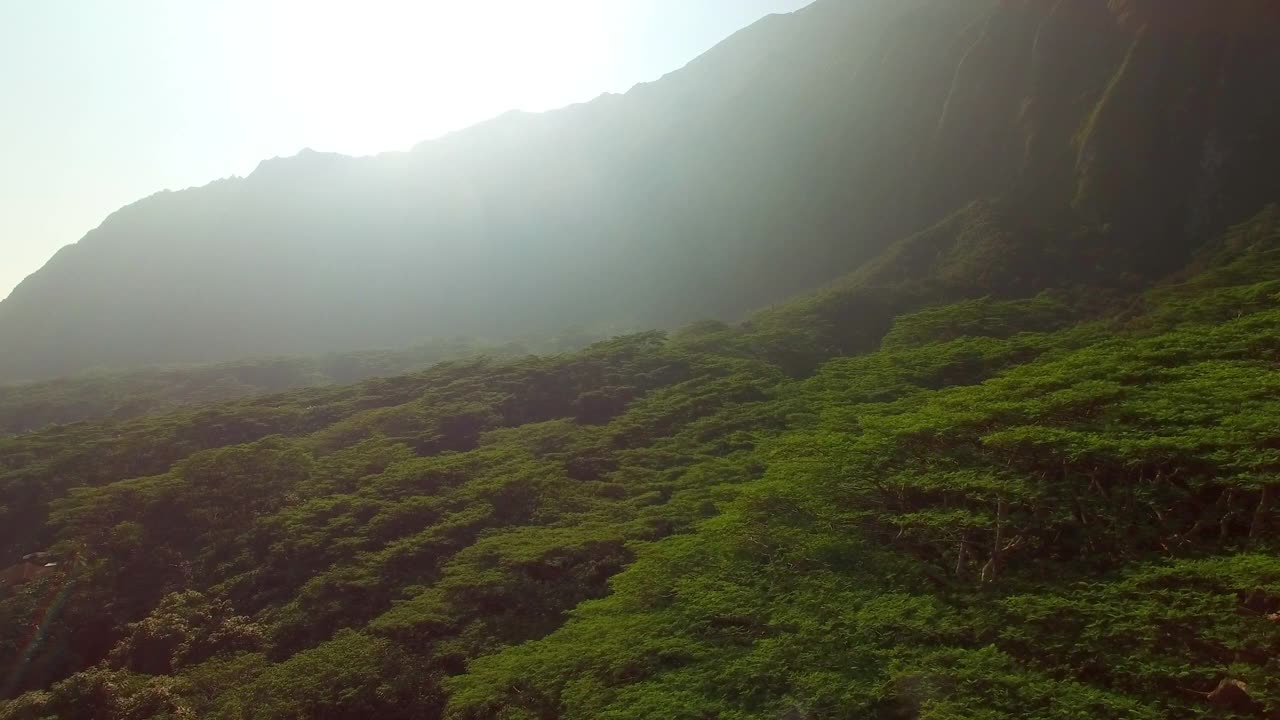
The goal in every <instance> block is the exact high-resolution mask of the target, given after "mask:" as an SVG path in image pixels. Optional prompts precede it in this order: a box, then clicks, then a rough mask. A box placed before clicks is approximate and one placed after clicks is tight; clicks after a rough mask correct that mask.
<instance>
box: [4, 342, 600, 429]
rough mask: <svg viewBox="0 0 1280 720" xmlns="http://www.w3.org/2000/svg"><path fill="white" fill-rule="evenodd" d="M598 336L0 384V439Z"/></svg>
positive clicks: (560, 346) (561, 346)
mask: <svg viewBox="0 0 1280 720" xmlns="http://www.w3.org/2000/svg"><path fill="white" fill-rule="evenodd" d="M597 339H599V337H593V336H592V335H589V334H587V333H586V332H585V331H583V330H580V329H573V330H568V331H565V332H563V333H561V334H560V335H558V336H556V337H554V338H551V339H547V338H528V339H523V340H520V341H512V342H506V343H484V342H477V341H474V340H462V339H455V340H441V341H436V342H432V343H427V344H423V345H419V346H416V347H412V348H406V349H400V350H370V351H364V352H347V353H330V354H328V355H320V356H299V357H279V358H261V359H251V360H241V361H238V362H232V363H219V364H211V365H197V366H174V367H155V368H146V369H141V370H131V371H117V372H107V371H100V372H97V373H89V374H85V375H79V376H73V377H67V378H62V379H59V380H49V381H45V382H39V383H26V384H17V385H0V436H4V435H17V434H21V433H25V432H30V431H32V430H38V429H40V428H43V427H47V426H50V425H65V424H68V423H75V422H81V421H85V420H132V419H135V418H139V417H144V416H147V415H155V414H158V413H161V412H165V411H170V410H174V409H176V408H180V407H185V406H194V405H208V404H212V403H218V402H226V401H228V400H238V399H242V398H247V397H252V396H255V395H265V394H269V393H278V392H283V391H285V390H293V389H300V388H308V387H323V386H332V385H348V384H351V383H355V382H360V381H362V380H368V379H370V378H375V377H392V376H396V375H404V374H406V373H411V372H416V371H421V370H425V369H427V368H429V367H431V366H432V365H435V364H437V363H440V362H443V361H446V360H452V359H458V358H463V357H469V356H474V355H481V354H483V355H488V356H490V357H519V356H521V355H527V354H529V353H530V352H555V351H566V350H576V349H578V348H581V347H583V346H585V345H587V344H588V343H589V342H591V341H593V340H597Z"/></svg>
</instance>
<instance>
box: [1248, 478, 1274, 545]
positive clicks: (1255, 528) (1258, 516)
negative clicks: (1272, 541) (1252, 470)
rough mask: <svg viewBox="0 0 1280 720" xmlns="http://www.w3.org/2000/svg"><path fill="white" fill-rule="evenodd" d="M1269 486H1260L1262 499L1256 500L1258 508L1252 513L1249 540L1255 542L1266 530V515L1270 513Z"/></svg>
mask: <svg viewBox="0 0 1280 720" xmlns="http://www.w3.org/2000/svg"><path fill="white" fill-rule="evenodd" d="M1270 491H1271V486H1270V485H1263V486H1262V497H1260V498H1258V507H1256V508H1254V511H1253V522H1252V523H1251V524H1250V525H1249V539H1250V540H1257V539H1259V538H1261V537H1262V534H1263V533H1264V532H1266V530H1267V515H1268V514H1269V513H1270V512H1271V493H1270Z"/></svg>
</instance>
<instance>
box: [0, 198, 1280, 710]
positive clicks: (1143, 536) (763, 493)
mask: <svg viewBox="0 0 1280 720" xmlns="http://www.w3.org/2000/svg"><path fill="white" fill-rule="evenodd" d="M815 307H821V303H820V302H819V303H817V304H815V303H814V302H812V301H808V302H804V303H800V304H798V305H796V306H795V307H789V308H786V311H787V312H789V313H790V317H793V318H803V317H805V316H806V315H807V314H808V313H810V312H811V311H812V310H813V308H815ZM802 327H820V325H819V324H812V323H811V324H809V325H805V326H802ZM752 332H753V330H752V328H750V327H747V328H738V329H736V330H732V331H726V330H724V329H720V330H716V329H715V328H713V327H708V326H699V327H695V328H690V329H689V331H688V332H686V333H683V334H681V335H680V336H676V337H672V338H664V337H663V335H662V334H661V333H647V334H642V335H636V336H631V337H626V338H619V339H615V340H613V341H610V342H606V343H601V344H598V345H595V346H593V347H591V348H588V349H586V350H584V351H581V352H578V353H572V354H566V355H561V356H554V357H545V358H525V359H521V360H515V361H499V362H493V361H477V362H468V363H451V364H445V365H441V366H438V367H436V368H433V369H432V370H430V371H428V372H425V373H421V374H418V375H413V376H406V377H403V378H397V379H391V380H379V381H373V382H369V383H365V384H362V385H358V386H352V387H349V388H326V389H315V390H308V391H303V392H298V393H294V394H289V395H282V396H277V397H273V398H266V399H259V400H254V401H242V402H239V403H235V404H228V405H224V406H220V407H218V408H213V409H206V410H201V411H197V412H186V413H178V414H173V415H169V416H164V417H159V418H153V419H148V420H143V421H136V422H132V423H126V424H120V425H103V426H92V425H87V424H85V425H78V426H74V427H71V428H61V429H51V430H47V431H43V432H37V433H32V434H30V435H27V436H24V437H20V438H10V439H5V440H0V469H2V474H0V503H3V504H4V505H5V506H7V507H8V511H9V515H8V516H7V517H6V520H9V519H14V520H17V522H6V523H4V524H3V525H0V533H3V534H0V548H3V553H4V555H3V557H4V559H5V560H7V561H11V562H16V561H17V560H18V558H20V557H21V556H23V555H24V554H27V553H30V552H34V551H40V550H43V549H49V550H51V552H52V554H51V555H50V556H48V557H47V558H46V559H51V560H52V561H54V562H56V563H57V566H56V568H55V569H54V570H52V571H50V572H48V573H47V574H45V575H44V576H42V577H39V578H37V579H36V580H34V581H32V582H31V583H29V584H26V585H21V586H12V585H0V619H3V620H4V621H5V622H3V623H0V631H2V632H3V634H0V668H4V669H5V670H6V673H5V676H6V678H7V679H8V684H7V685H6V686H5V687H4V688H3V692H4V694H6V695H10V696H16V697H14V698H13V699H12V700H11V701H10V702H7V703H0V718H3V719H4V720H31V719H35V718H45V717H59V718H68V719H72V718H95V719H96V720H141V719H142V718H165V717H169V718H172V717H209V718H227V719H232V718H235V719H240V718H250V717H252V718H268V719H279V720H283V719H285V718H306V717H326V718H335V719H340V718H362V717H386V718H438V717H447V718H454V719H455V720H470V719H471V718H476V719H479V718H494V717H510V718H530V717H536V718H547V719H557V718H565V719H571V718H572V719H576V718H583V719H584V720H585V719H586V718H593V719H594V718H613V719H622V718H635V719H640V718H670V717H680V718H683V717H688V718H698V717H738V718H752V719H755V718H760V719H761V720H763V719H764V718H777V717H788V716H790V717H811V718H844V717H867V718H876V719H877V720H899V719H902V718H933V719H937V718H969V717H984V718H993V719H999V718H1010V719H1012V718H1077V717H1125V718H1151V719H1152V720H1155V719H1156V718H1175V719H1177V718H1187V719H1190V718H1216V719H1219V720H1227V719H1228V718H1236V719H1238V718H1259V719H1262V718H1269V717H1274V715H1275V713H1276V712H1277V711H1280V686H1277V684H1276V675H1275V673H1274V658H1275V657H1276V652H1277V651H1278V650H1280V622H1277V620H1276V614H1277V613H1280V564H1278V563H1277V561H1276V557H1277V556H1276V554H1275V553H1276V551H1277V549H1280V548H1277V546H1276V534H1275V533H1274V530H1275V528H1276V523H1277V522H1278V521H1280V518H1277V515H1276V505H1275V503H1274V497H1275V493H1276V492H1277V488H1280V476H1277V462H1276V457H1275V451H1274V448H1275V447H1276V443H1277V441H1280V435H1278V434H1277V429H1276V427H1275V424H1274V422H1273V418H1274V417H1275V415H1276V414H1277V413H1278V412H1280V406H1278V403H1277V397H1280V395H1277V390H1280V375H1277V373H1276V370H1275V367H1276V362H1277V359H1278V356H1277V353H1278V352H1280V344H1277V340H1276V339H1277V338H1278V337H1280V210H1277V209H1276V208H1274V207H1273V208H1271V209H1269V210H1267V211H1265V212H1263V213H1262V214H1260V215H1259V216H1257V218H1256V219H1255V220H1254V221H1253V222H1251V223H1250V224H1248V225H1247V226H1242V227H1240V228H1238V229H1236V230H1234V231H1233V232H1232V233H1230V234H1228V235H1227V236H1226V237H1225V238H1223V239H1222V240H1221V241H1220V242H1217V243H1214V244H1211V245H1209V246H1207V247H1206V248H1204V252H1203V253H1201V254H1200V255H1199V256H1198V259H1197V261H1196V264H1195V266H1194V267H1193V268H1190V269H1188V271H1187V273H1186V276H1185V277H1182V278H1180V279H1179V280H1178V281H1176V282H1172V283H1167V284H1162V285H1161V286H1159V287H1158V288H1156V289H1155V290H1153V291H1151V292H1149V293H1147V294H1145V295H1143V296H1138V297H1131V298H1129V299H1128V300H1127V301H1125V302H1120V303H1118V304H1116V305H1115V307H1114V308H1111V309H1104V310H1102V311H1101V312H1100V311H1099V310H1098V309H1097V308H1091V307H1090V306H1089V304H1088V303H1085V304H1083V305H1081V304H1079V303H1077V302H1075V301H1073V300H1071V299H1070V298H1064V297H1061V296H1059V295H1058V294H1056V293H1044V294H1040V295H1037V296H1035V297H1030V298H1023V299H1016V300H996V299H975V300H968V301H964V302H960V303H954V304H949V305H935V306H932V307H930V308H927V309H925V310H923V311H921V312H917V313H908V314H904V315H902V316H900V317H898V318H897V319H896V320H895V321H894V322H892V323H891V325H890V327H889V328H888V332H886V333H883V335H882V337H880V338H878V345H879V348H878V349H876V350H874V351H871V352H866V353H862V354H860V355H856V356H828V357H826V358H824V359H822V360H821V361H819V367H818V369H817V371H816V372H813V373H810V374H808V375H806V376H805V377H801V378H793V377H790V376H789V375H788V373H786V372H784V371H783V369H782V367H780V366H779V365H778V364H777V363H776V362H775V361H774V360H773V359H772V358H771V357H769V356H767V355H760V356H759V357H754V358H752V357H744V356H743V355H744V353H743V350H744V348H750V347H751V344H750V343H751V342H752V339H751V333H752ZM764 332H766V333H767V332H768V330H767V329H766V330H765V331H764ZM717 333H720V335H719V336H717ZM726 333H727V334H726ZM785 358H786V356H785V355H784V356H783V359H785ZM45 520H47V524H45V523H44V522H43V521H45ZM50 598H54V599H55V600H54V601H51V600H50ZM36 626H38V628H39V632H37V633H34V634H33V633H32V631H31V629H32V628H33V627H36ZM1223 688H1226V689H1225V690H1224V689H1223ZM23 691H28V692H25V693H24V692H23ZM19 693H22V694H20V695H19Z"/></svg>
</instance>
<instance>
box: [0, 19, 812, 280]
mask: <svg viewBox="0 0 1280 720" xmlns="http://www.w3.org/2000/svg"><path fill="white" fill-rule="evenodd" d="M809 2H810V0H697V1H696V2H688V1H687V0H554V1H549V2H538V3H532V2H526V1H524V0H487V1H485V2H477V1H474V0H467V1H466V2H461V1H457V2H454V1H445V0H424V1H422V2H392V1H386V0H383V1H368V2H361V3H344V2H316V1H314V0H313V1H311V2H306V1H303V0H273V1H271V2H264V1H263V0H224V1H222V2H217V3H195V2H168V1H161V0H123V1H121V2H105V1H103V0H94V1H86V2H71V1H70V0H48V1H42V2H26V3H24V2H17V1H16V0H4V1H3V2H0V91H2V92H3V94H4V97H5V104H6V109H5V117H4V121H5V122H4V124H5V133H4V139H3V140H0V156H2V157H3V158H4V160H5V162H4V164H3V173H2V174H0V198H3V207H2V209H3V212H2V213H0V298H2V297H4V296H6V295H8V294H9V292H10V290H11V289H12V288H13V287H14V286H16V285H17V284H18V283H19V282H20V281H21V280H22V279H23V278H24V277H25V276H26V275H28V274H30V273H32V272H34V271H36V270H37V269H38V268H39V267H40V266H41V265H42V264H43V263H44V262H45V261H46V260H47V259H48V258H49V257H50V256H51V255H52V254H53V253H54V252H56V251H57V249H58V248H59V247H61V246H63V245H67V244H70V243H74V242H76V241H77V240H79V239H80V238H81V237H82V236H83V235H84V233H85V232H86V231H88V230H90V229H91V228H93V227H95V226H96V225H98V224H99V223H100V222H101V221H102V220H103V219H104V218H105V217H106V216H107V215H108V214H110V213H111V212H113V211H114V210H116V209H117V208H119V207H121V206H122V205H126V204H128V203H131V202H133V201H135V200H138V199H140V198H142V197H145V196H147V195H150V194H152V193H154V192H157V191H159V190H163V189H180V188H184V187H189V186H193V185H203V184H205V183H207V182H209V181H212V180H214V179H217V178H221V177H227V176H230V175H245V174H247V173H249V172H252V170H253V168H254V167H255V166H256V165H257V163H258V162H260V161H261V160H263V159H265V158H270V157H275V156H282V155H286V156H287V155H293V154H295V153H296V152H298V151H299V150H300V149H302V148H305V147H311V148H314V149H317V150H326V151H335V152H341V153H346V154H352V155H364V154H373V153H377V152H381V151H386V150H403V149H407V148H409V147H411V146H413V145H414V144H415V143H417V142H420V141H422V140H426V139H429V138H432V137H436V136H439V135H440V134H442V133H446V132H449V131H452V130H456V129H460V128H463V127H466V126H467V125H470V124H473V123H475V122H479V121H482V120H485V119H487V118H489V117H492V116H494V115H497V114H500V113H502V112H504V111H506V110H510V109H521V110H528V111H539V110H547V109H552V108H555V107H559V106H562V105H566V104H570V103H574V102H581V101H586V100H590V99H591V98H593V97H595V96H597V95H599V94H600V93H603V92H625V91H626V90H627V89H629V88H630V87H631V86H633V85H634V84H636V83H637V82H643V81H649V80H653V79H656V78H658V77H660V76H661V75H662V74H664V73H666V72H669V71H671V70H674V69H676V68H678V67H680V66H682V65H683V64H685V63H686V62H688V61H689V60H692V59H693V58H694V57H696V56H697V55H698V54H699V53H701V52H703V51H705V50H707V49H708V48H710V47H711V46H713V45H715V44H716V43H717V42H719V41H720V40H722V39H724V38H725V37H727V36H728V35H730V34H732V33H733V32H734V31H736V30H738V29H740V28H741V27H744V26H746V25H748V24H750V23H751V22H753V21H755V20H757V19H759V18H760V17H762V16H764V15H766V14H768V13H773V12H790V11H793V10H796V9H798V8H800V7H803V6H805V5H807V4H808V3H809Z"/></svg>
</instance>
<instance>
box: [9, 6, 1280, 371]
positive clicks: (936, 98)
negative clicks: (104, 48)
mask: <svg viewBox="0 0 1280 720" xmlns="http://www.w3.org/2000/svg"><path fill="white" fill-rule="evenodd" d="M1275 15H1276V12H1275V9H1274V6H1273V5H1272V4H1270V3H1266V2H1247V1H1245V0H1232V1H1230V2H1223V3H1204V2H1191V1H1183V2H1170V3H1142V2H1105V1H1104V0H1079V1H1073V2H1049V1H1046V0H1035V1H1032V0H1026V1H1004V2H994V1H993V0H959V1H956V2H937V1H936V0H935V1H928V0H911V1H909V2H889V1H887V0H883V1H882V0H858V1H853V0H822V1H821V2H818V3H816V4H814V5H813V6H811V7H809V8H807V9H805V10H803V11H800V12H797V13H794V14H792V15H787V16H773V17H769V18H766V19H765V20H762V21H761V22H759V23H757V24H756V25H753V26H751V27H749V28H747V29H745V30H743V31H741V32H740V33H738V34H737V35H735V36H733V37H731V38H729V39H728V40H726V41H725V42H724V43H722V44H721V45H720V46H718V47H716V48H715V49H713V50H712V51H710V52H708V53H707V54H706V55H705V56H703V57H700V58H698V59H697V60H695V61H694V62H692V63H690V64H689V65H688V66H687V67H685V68H684V69H682V70H680V71H678V72H675V73H672V74H670V75H668V76H666V77H664V78H662V79H661V80H658V81H656V82H653V83H650V84H646V85H641V86H638V87H636V88H635V89H633V90H632V91H630V92H629V93H627V94H625V95H620V96H604V97H601V98H598V99H596V100H594V101H592V102H589V103H585V104H582V105H577V106H573V107H569V108H565V109H563V110H558V111H554V112H549V113H545V114H541V115H530V114H523V113H510V114H508V115H504V116H502V117H499V118H496V119H494V120H492V121H490V122H487V123H484V124H481V125H479V126H476V127H473V128H471V129H468V130H465V131H462V132H458V133H455V134H453V135H450V136H447V137H444V138H441V139H439V140H434V141H431V142H426V143H423V144H421V145H419V146H418V147H416V148H414V149H413V150H412V151H410V152H404V153H387V154H384V155H380V156H377V157H367V158H349V157H343V156H340V155H334V154H326V153H317V152H312V151H304V152H302V153H300V154H299V155H297V156H296V157H291V158H277V159H274V160H267V161H264V162H263V163H262V164H261V165H260V166H259V167H258V169H257V170H256V171H254V172H253V173H252V174H250V175H249V176H248V177H246V178H233V179H228V180H221V181H217V182H214V183H211V184H210V185H207V186H205V187H202V188H194V189H189V190H184V191H180V192H164V193H160V194H158V195H155V196H152V197H149V198H146V199H144V200H141V201H139V202H137V203H135V204H133V205H130V206H128V207H125V208H123V209H121V210H119V211H118V212H116V213H114V214H113V215H112V216H110V217H109V218H107V219H106V221H105V222H103V224H102V225H101V227H99V228H97V229H95V230H93V231H92V232H90V233H89V234H88V235H87V236H86V237H85V238H84V239H83V240H82V241H80V242H79V243H77V244H75V245H72V246H69V247H67V248H64V249H63V250H62V251H61V252H59V253H58V254H57V255H56V256H55V257H54V258H53V259H52V260H51V261H50V262H49V263H48V264H47V265H46V266H45V267H44V268H43V269H41V270H40V271H39V272H37V273H35V274H34V275H32V276H31V277H30V278H29V279H27V280H26V281H25V282H24V283H22V285H20V286H19V287H18V288H17V289H16V290H15V291H14V292H13V294H12V295H11V296H10V297H9V298H8V299H7V300H5V301H4V302H3V303H0V380H6V381H12V380H20V379H31V378H37V377H48V376H54V375H59V374H66V373H69V372H76V371H80V370H83V369H86V368H95V367H97V368H101V367H106V368H111V367H125V366H133V365H139V364H152V363H169V362H198V361H218V360H227V359H232V358H238V357H243V356H248V355H269V354H281V353H295V354H296V353H316V352H323V351H340V350H350V349H362V348H370V347H384V346H404V345H408V344H413V343H415V342H419V341H422V340H424V339H426V338H434V337H449V336H454V335H468V336H484V337H502V336H506V335H514V334H527V333H529V332H541V331H546V332H548V333H550V332H555V331H559V330H562V329H564V328H566V327H570V326H586V327H589V328H592V329H595V330H610V329H626V328H642V327H657V326H660V327H675V326H679V325H680V324H682V323H684V322H687V321H690V320H694V319H699V318H719V319H724V320H736V319H740V318H742V317H744V316H745V314H746V313H748V312H749V311H752V310H755V309H758V308H761V307H764V306H768V305H769V304H772V303H775V302H778V301H780V300H782V299H784V298H787V297H788V296H790V295H793V294H795V293H797V292H800V291H803V290H805V289H807V288H810V287H812V286H814V285H817V284H819V283H822V282H824V281H828V280H831V279H832V278H835V277H837V276H839V275H841V274H842V273H844V272H846V271H848V270H851V269H853V268H855V267H856V266H858V265H859V264H860V263H862V262H864V261H866V260H868V259H869V258H871V257H873V256H874V255H875V254H877V253H878V252H879V251H881V250H883V249H884V248H885V247H886V246H887V245H889V244H890V243H891V242H893V241H897V240H899V239H900V238H902V237H904V236H906V235H909V234H911V233H912V232H914V231H918V230H921V229H923V228H926V227H929V226H931V225H932V224H933V223H935V222H937V221H938V220H940V219H942V218H943V217H945V216H947V215H948V214H950V213H951V212H953V211H955V210H956V209H958V208H960V207H963V206H964V205H966V204H967V203H969V202H971V201H974V200H981V199H989V198H1002V199H1006V200H1008V201H1009V202H1010V203H1012V205H1011V206H1012V207H1013V208H1014V210H1015V211H1016V212H1017V213H1020V214H1022V215H1028V216H1033V217H1036V218H1048V217H1053V218H1054V221H1053V222H1054V223H1055V224H1056V226H1057V227H1059V228H1071V229H1072V230H1075V229H1078V228H1081V227H1088V228H1090V229H1091V232H1093V233H1094V235H1095V238H1094V241H1093V242H1094V243H1095V244H1096V248H1095V250H1096V249H1100V250H1105V251H1107V252H1108V253H1110V254H1113V255H1115V257H1114V258H1113V259H1112V262H1113V263H1115V264H1116V267H1115V268H1113V269H1115V270H1117V271H1120V270H1123V271H1132V272H1134V273H1139V274H1142V275H1155V274H1158V273H1160V272H1163V271H1167V270H1169V269H1171V268H1173V267H1176V266H1177V265H1178V263H1179V261H1180V259H1181V258H1182V257H1183V256H1184V255H1185V254H1186V253H1187V252H1189V251H1190V249H1191V248H1193V247H1195V246H1196V245H1197V244H1198V243H1200V242H1203V241H1204V240H1205V239H1207V238H1209V237H1212V235H1213V234H1214V233H1215V232H1216V231H1219V230H1221V229H1222V228H1223V227H1225V226H1226V225H1229V224H1231V223H1232V222H1237V221H1240V220H1242V219H1243V218H1244V217H1246V216H1247V215H1248V214H1249V213H1250V212H1252V211H1256V209H1257V207H1259V206H1260V204H1261V202H1262V201H1264V200H1265V199H1268V198H1271V197H1274V196H1275V194H1276V188H1277V187H1278V186H1280V178H1277V176H1276V173H1275V172H1274V171H1273V169H1274V167H1275V164H1276V160H1277V158H1278V157H1280V138H1278V137H1277V133H1276V132H1275V128H1276V127H1277V124H1278V122H1280V110H1278V106H1280V93H1276V92H1274V91H1273V90H1274V89H1275V88H1276V78H1277V77H1278V76H1280V74H1278V71H1280V44H1278V43H1277V42H1276V41H1275V40H1276V37H1277V36H1276V32H1275V27H1276V20H1275Z"/></svg>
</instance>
